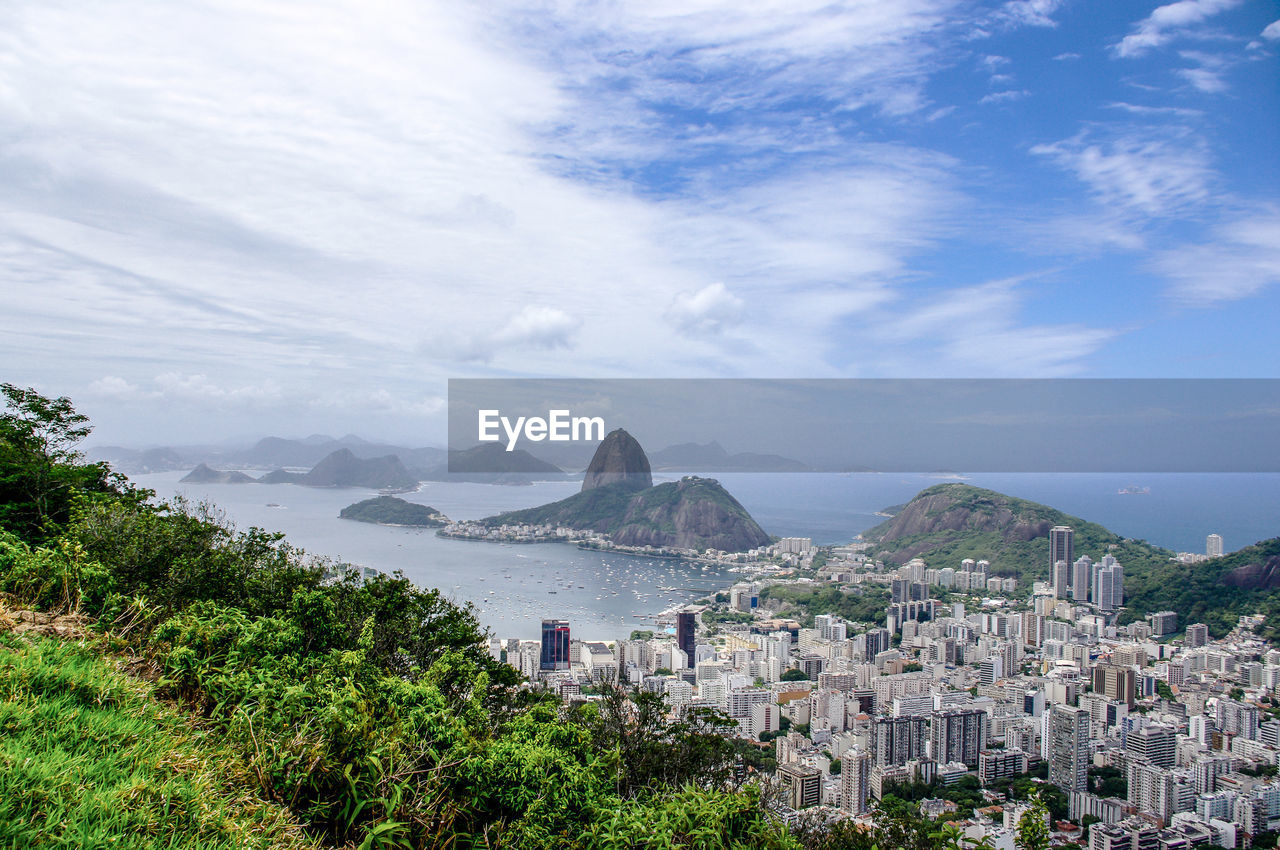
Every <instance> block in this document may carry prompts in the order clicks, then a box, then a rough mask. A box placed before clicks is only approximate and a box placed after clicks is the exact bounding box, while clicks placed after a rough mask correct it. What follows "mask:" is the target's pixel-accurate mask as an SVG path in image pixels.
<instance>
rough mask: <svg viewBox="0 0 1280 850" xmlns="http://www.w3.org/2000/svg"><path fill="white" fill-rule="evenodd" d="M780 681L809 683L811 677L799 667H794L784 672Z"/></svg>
mask: <svg viewBox="0 0 1280 850" xmlns="http://www.w3.org/2000/svg"><path fill="white" fill-rule="evenodd" d="M779 679H780V680H781V681H783V682H807V681H809V677H808V676H807V675H805V672H804V671H803V670H801V669H800V668H799V667H792V668H791V669H790V670H783V671H782V675H781V676H780V677H779Z"/></svg>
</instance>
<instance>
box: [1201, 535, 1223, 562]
mask: <svg viewBox="0 0 1280 850" xmlns="http://www.w3.org/2000/svg"><path fill="white" fill-rule="evenodd" d="M1204 553H1205V554H1206V555H1208V556H1209V557H1210V558H1217V557H1218V556H1220V555H1221V554H1222V535H1220V534H1210V535H1209V536H1208V537H1206V538H1205V539H1204Z"/></svg>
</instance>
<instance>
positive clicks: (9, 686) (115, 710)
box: [0, 613, 320, 850]
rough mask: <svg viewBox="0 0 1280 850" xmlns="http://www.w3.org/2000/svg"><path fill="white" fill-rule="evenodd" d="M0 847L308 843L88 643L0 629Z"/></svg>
mask: <svg viewBox="0 0 1280 850" xmlns="http://www.w3.org/2000/svg"><path fill="white" fill-rule="evenodd" d="M3 629H4V622H3V614H2V613H0V729H2V730H4V734H3V735H0V846H3V847H67V848H72V847H131V848H138V850H151V848H168V847H188V846H196V845H197V844H198V846H200V847H202V848H207V849H208V850H218V848H226V850H236V848H297V850H307V848H319V847H320V845H319V844H318V843H317V842H316V841H314V840H313V839H311V838H308V837H307V836H306V834H305V832H304V831H303V829H302V826H301V824H299V823H298V822H297V821H296V820H295V819H294V818H293V817H292V816H291V814H290V812H289V810H288V808H287V807H285V806H282V805H280V804H279V803H274V802H270V801H268V800H267V799H265V798H264V797H263V795H262V794H261V793H260V791H259V789H257V788H256V787H255V784H256V783H254V781H253V779H252V777H251V776H250V775H249V774H248V773H247V772H246V770H245V768H244V766H243V763H242V762H241V761H240V759H239V758H238V756H237V754H236V753H235V751H234V750H233V749H231V748H230V747H228V746H227V745H226V744H225V743H224V742H222V741H220V740H219V736H218V735H217V734H216V733H213V732H209V731H205V730H201V729H199V728H196V727H195V726H193V725H192V723H191V721H190V719H189V718H186V717H184V716H182V714H181V713H180V712H177V711H175V710H173V709H171V708H169V707H167V706H165V705H164V704H162V703H160V702H157V701H156V700H155V699H154V698H153V697H152V694H151V688H150V687H149V686H147V685H145V684H143V683H141V682H139V681H137V680H132V679H129V678H127V677H125V676H123V675H121V674H119V673H117V672H116V671H115V670H114V669H113V667H112V665H110V664H109V663H107V662H106V661H105V660H104V659H103V658H102V657H101V656H100V655H98V654H97V653H95V652H94V651H93V649H91V648H90V647H89V646H86V645H82V644H80V643H72V642H64V641H59V640H57V639H53V638H47V637H45V638H38V637H37V638H17V637H14V636H12V635H6V634H4V633H3Z"/></svg>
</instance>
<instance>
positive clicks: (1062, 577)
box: [1050, 561, 1071, 599]
mask: <svg viewBox="0 0 1280 850" xmlns="http://www.w3.org/2000/svg"><path fill="white" fill-rule="evenodd" d="M1050 577H1051V578H1052V580H1053V595H1054V596H1056V597H1057V598H1059V599H1066V598H1067V594H1068V593H1070V591H1071V564H1070V562H1068V561H1054V562H1053V571H1052V573H1051V574H1050Z"/></svg>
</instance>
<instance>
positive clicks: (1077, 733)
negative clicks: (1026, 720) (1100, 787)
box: [1047, 704, 1089, 794]
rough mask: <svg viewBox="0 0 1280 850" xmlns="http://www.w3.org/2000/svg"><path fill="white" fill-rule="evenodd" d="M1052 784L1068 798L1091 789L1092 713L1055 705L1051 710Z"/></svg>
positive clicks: (1049, 748)
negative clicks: (1089, 774) (1070, 795)
mask: <svg viewBox="0 0 1280 850" xmlns="http://www.w3.org/2000/svg"><path fill="white" fill-rule="evenodd" d="M1048 725H1049V729H1048V732H1049V734H1048V747H1047V749H1048V754H1049V781H1050V782H1052V783H1053V784H1054V785H1057V786H1058V787H1059V788H1061V789H1062V790H1063V791H1066V792H1067V793H1068V794H1069V793H1071V792H1072V791H1086V790H1088V787H1089V777H1088V771H1089V712H1088V711H1086V710H1084V709H1083V708H1073V707H1072V706H1069V705H1063V704H1055V705H1054V706H1053V708H1051V709H1049V724H1048Z"/></svg>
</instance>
